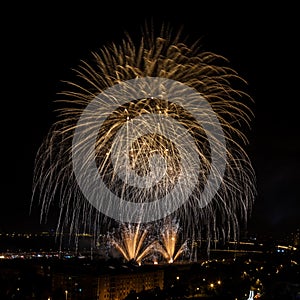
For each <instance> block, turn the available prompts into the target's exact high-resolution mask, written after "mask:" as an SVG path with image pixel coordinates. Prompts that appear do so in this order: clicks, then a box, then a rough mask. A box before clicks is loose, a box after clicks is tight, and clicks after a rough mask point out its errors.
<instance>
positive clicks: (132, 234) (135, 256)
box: [108, 224, 155, 265]
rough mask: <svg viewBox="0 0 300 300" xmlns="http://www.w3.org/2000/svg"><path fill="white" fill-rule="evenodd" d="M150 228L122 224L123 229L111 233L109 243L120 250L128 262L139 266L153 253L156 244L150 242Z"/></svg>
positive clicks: (140, 225)
mask: <svg viewBox="0 0 300 300" xmlns="http://www.w3.org/2000/svg"><path fill="white" fill-rule="evenodd" d="M148 230H149V228H147V227H145V226H144V225H142V224H122V225H121V228H120V229H119V230H117V231H115V232H113V233H109V238H108V242H109V245H110V246H113V247H114V248H115V249H116V250H118V251H119V252H120V253H121V254H122V256H123V258H124V259H125V260H126V261H133V262H136V263H138V264H139V265H140V264H141V263H142V260H144V259H145V258H147V256H149V255H150V254H151V253H152V250H153V248H154V245H155V242H154V240H153V241H151V240H150V241H149V238H148V235H149V231H148Z"/></svg>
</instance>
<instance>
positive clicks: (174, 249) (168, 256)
mask: <svg viewBox="0 0 300 300" xmlns="http://www.w3.org/2000/svg"><path fill="white" fill-rule="evenodd" d="M179 230H180V227H179V223H178V222H176V220H166V221H165V222H164V225H163V226H162V227H161V233H160V235H161V238H159V240H158V242H157V243H156V245H155V249H156V251H158V252H159V253H160V254H162V256H163V257H164V259H165V260H166V261H167V262H168V263H173V262H174V261H176V260H177V259H178V257H179V256H180V255H181V254H183V253H184V252H185V251H187V250H188V248H187V240H185V241H184V242H183V243H182V244H181V245H179V246H178V243H179V242H180V241H179Z"/></svg>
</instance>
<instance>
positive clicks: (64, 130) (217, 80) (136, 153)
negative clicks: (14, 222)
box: [33, 27, 256, 260]
mask: <svg viewBox="0 0 300 300" xmlns="http://www.w3.org/2000/svg"><path fill="white" fill-rule="evenodd" d="M91 56H92V57H91V60H90V61H82V63H81V65H80V66H78V68H77V69H76V70H75V74H76V75H77V77H76V80H74V81H67V82H66V86H67V88H66V90H65V91H62V93H61V96H62V99H61V100H59V101H58V102H59V103H60V104H62V107H61V108H59V109H58V120H57V122H55V123H54V124H53V127H52V128H51V130H50V131H49V135H48V136H47V137H46V139H45V141H44V143H43V144H42V145H41V147H40V149H39V151H38V153H37V158H36V164H35V174H34V181H33V198H35V197H36V196H37V197H38V199H39V201H40V204H41V219H45V218H46V217H47V215H48V214H49V211H50V207H51V205H52V204H53V203H55V201H56V199H57V200H58V201H59V203H58V205H59V210H60V214H59V219H58V231H62V230H64V229H65V228H68V230H69V232H70V233H74V232H77V231H80V230H81V231H82V230H84V231H90V232H92V233H93V234H95V235H97V234H98V233H99V232H101V231H102V232H103V231H106V230H109V229H110V228H111V227H112V226H113V225H114V224H115V222H120V223H132V224H133V223H135V224H141V223H155V222H156V221H158V220H161V219H164V218H166V217H169V216H171V217H176V219H177V220H178V222H179V223H180V226H182V228H183V231H184V234H185V236H186V238H187V237H189V236H190V237H193V238H195V237H198V238H199V237H201V236H202V234H204V233H205V235H206V236H207V238H213V237H216V236H221V235H222V236H223V237H224V238H229V237H234V238H237V235H238V229H239V226H240V222H246V221H247V217H248V216H249V213H250V212H251V207H252V203H253V201H254V198H255V194H256V191H255V175H254V171H253V168H252V166H251V162H250V159H249V157H248V156H247V153H246V151H245V149H244V146H245V145H247V143H248V140H247V137H246V135H245V133H243V132H242V129H243V128H245V127H248V128H249V127H250V123H251V118H252V116H253V114H252V111H251V109H250V106H249V104H251V103H252V99H251V97H250V96H249V95H248V94H247V93H246V92H244V91H243V90H242V88H236V86H244V84H245V81H244V80H243V79H242V78H241V77H240V76H239V75H238V74H237V73H236V72H235V70H233V69H232V68H230V67H229V62H228V61H227V60H226V59H225V58H224V57H222V56H220V55H217V54H215V53H211V52H206V51H201V47H200V44H199V42H196V43H193V44H192V45H191V46H189V45H188V44H187V43H186V42H185V41H184V40H182V39H181V33H180V32H179V33H178V34H175V35H174V34H173V33H172V32H171V31H170V30H169V29H168V28H165V27H163V28H162V30H161V32H160V34H158V35H157V36H155V34H154V33H153V32H150V31H148V30H147V29H146V30H145V32H143V34H142V37H141V40H140V43H139V44H136V43H135V42H134V41H132V40H131V38H130V37H129V36H126V37H125V38H124V40H123V41H122V42H121V43H120V44H115V43H112V44H110V45H107V46H105V47H103V48H102V49H99V51H95V52H93V53H92V55H91ZM139 238H141V239H142V241H143V239H144V236H143V235H142V236H140V237H139ZM142 241H139V242H138V243H137V241H133V243H134V244H133V245H132V248H133V252H132V253H131V252H130V253H129V249H126V251H127V252H128V253H126V254H125V252H124V251H123V252H124V255H126V256H128V258H134V259H136V260H137V259H138V256H137V255H138V254H137V253H138V252H139V250H140V249H141V244H140V243H141V242H142ZM120 250H121V249H120ZM173 254H174V253H173V250H172V253H171V254H169V255H171V256H170V259H171V258H172V259H175V257H173Z"/></svg>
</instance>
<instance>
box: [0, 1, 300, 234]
mask: <svg viewBox="0 0 300 300" xmlns="http://www.w3.org/2000/svg"><path fill="white" fill-rule="evenodd" d="M208 2H210V4H207V3H206V2H203V3H206V4H201V1H198V2H197V3H198V4H197V7H195V6H194V4H192V3H193V2H191V4H190V5H188V2H186V1H184V2H182V3H181V4H180V3H179V4H175V2H173V3H172V4H169V5H167V4H165V5H162V4H161V3H159V2H158V3H157V4H154V2H151V3H147V2H145V3H143V7H140V8H137V10H136V11H135V9H134V6H133V5H131V6H128V4H127V3H126V2H123V4H122V5H120V4H118V3H117V2H111V3H110V4H106V5H105V6H103V7H102V6H101V5H97V6H93V5H92V4H91V5H88V4H85V5H84V7H83V6H81V5H77V6H74V4H73V3H72V4H70V6H68V7H67V6H66V5H65V6H64V7H62V6H61V5H54V4H53V2H51V5H49V6H47V5H44V6H39V7H36V6H33V5H32V6H31V7H29V6H25V5H24V6H23V7H21V6H20V5H16V7H10V8H9V7H8V8H7V11H6V12H5V10H3V15H4V14H7V16H6V17H7V21H5V24H3V25H2V28H1V29H2V32H3V34H2V37H1V44H2V46H1V52H2V55H1V57H2V59H1V71H2V72H1V73H2V76H1V77H2V97H1V98H2V99H1V100H2V101H1V105H2V112H3V113H2V119H1V120H2V144H1V145H2V147H1V149H2V151H3V155H2V176H1V177H2V178H1V210H0V231H13V230H15V231H27V230H36V231H39V230H43V229H47V228H49V227H51V226H53V224H52V225H51V222H50V221H49V223H48V224H40V223H39V208H38V207H36V206H35V207H34V208H33V212H32V214H31V215H29V205H30V199H31V186H32V175H33V166H34V158H35V154H36V151H37V149H38V147H39V146H40V144H41V142H42V139H43V138H44V137H45V135H46V134H47V132H48V130H49V128H50V126H51V124H52V122H53V121H54V120H55V113H54V111H53V110H54V108H55V105H54V103H53V100H54V99H55V98H56V93H57V92H59V91H60V87H61V84H60V80H65V79H69V78H70V75H71V68H76V67H77V65H78V64H79V61H80V60H81V59H85V58H88V57H89V54H90V51H94V50H97V49H98V48H101V47H102V46H104V45H105V44H106V43H110V42H119V41H121V39H122V37H123V34H124V31H125V30H126V31H128V32H129V33H130V34H131V35H132V36H135V35H137V36H139V33H140V27H141V26H142V25H143V24H144V22H145V20H151V19H152V20H153V21H154V24H157V25H158V26H160V24H161V22H167V23H169V24H171V25H172V26H174V28H175V29H176V28H179V27H180V26H183V28H184V30H183V32H184V33H186V34H188V35H189V36H190V38H191V40H196V39H199V38H201V39H202V41H203V45H204V49H206V50H208V51H213V52H216V53H218V54H221V55H223V56H225V57H227V58H228V59H229V61H230V63H231V66H232V67H233V68H234V69H235V70H237V71H238V73H239V75H241V76H242V77H243V78H244V79H246V80H247V81H248V84H249V85H248V88H249V93H250V95H251V96H252V98H253V99H254V100H255V106H254V113H255V119H254V120H253V123H252V130H251V132H250V134H249V140H250V144H249V145H248V146H247V148H246V151H247V152H248V154H249V155H250V158H251V160H252V163H253V166H254V168H255V172H256V176H257V186H258V196H257V199H256V201H255V204H254V209H253V214H252V217H251V220H250V222H249V229H250V230H253V231H259V232H272V231H273V232H278V231H285V230H287V231H294V230H295V229H296V228H300V221H299V220H300V193H299V184H300V171H299V170H300V159H299V154H300V139H299V130H298V129H299V123H298V122H299V112H298V111H299V108H298V106H299V104H298V102H299V101H298V100H299V93H298V89H299V88H298V87H299V82H298V79H299V74H298V70H299V51H298V50H299V48H298V49H297V47H298V46H296V44H297V43H298V37H299V30H298V29H297V26H296V25H297V24H296V20H297V19H298V16H295V13H296V11H297V9H295V7H292V6H288V5H287V4H284V6H280V5H277V6H275V4H274V3H273V4H272V7H271V6H270V7H261V6H260V5H258V4H257V5H254V4H251V5H247V3H246V2H244V1H243V2H242V3H243V4H240V6H236V5H235V6H233V5H231V6H224V5H223V6H221V7H220V6H218V4H217V3H216V2H213V1H208ZM49 3H50V2H49ZM195 3H196V2H195ZM183 5H186V6H183ZM54 224H55V223H54Z"/></svg>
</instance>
